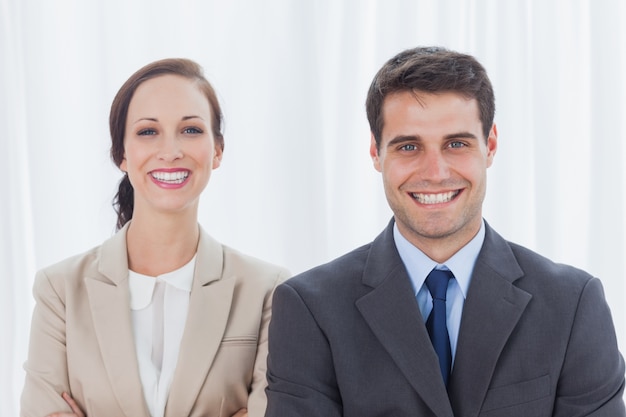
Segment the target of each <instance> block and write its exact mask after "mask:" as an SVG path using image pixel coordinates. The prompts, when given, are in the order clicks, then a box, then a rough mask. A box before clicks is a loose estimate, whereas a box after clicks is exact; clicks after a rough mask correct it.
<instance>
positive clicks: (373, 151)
mask: <svg viewBox="0 0 626 417" xmlns="http://www.w3.org/2000/svg"><path fill="white" fill-rule="evenodd" d="M370 157H371V158H372V162H373V163H374V168H376V171H378V172H380V171H381V167H380V156H379V154H378V144H377V143H376V138H375V137H374V134H373V133H372V134H371V137H370Z"/></svg>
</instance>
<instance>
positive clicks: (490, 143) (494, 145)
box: [487, 123, 498, 167]
mask: <svg viewBox="0 0 626 417" xmlns="http://www.w3.org/2000/svg"><path fill="white" fill-rule="evenodd" d="M497 150H498V128H497V127H496V124H495V123H494V124H493V126H491V130H490V131H489V136H487V167H490V166H491V164H493V157H494V156H495V155H496V151H497Z"/></svg>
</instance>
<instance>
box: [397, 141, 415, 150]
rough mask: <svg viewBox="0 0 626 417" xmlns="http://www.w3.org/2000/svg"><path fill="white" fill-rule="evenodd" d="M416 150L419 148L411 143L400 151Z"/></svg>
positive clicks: (403, 146)
mask: <svg viewBox="0 0 626 417" xmlns="http://www.w3.org/2000/svg"><path fill="white" fill-rule="evenodd" d="M416 149H417V146H415V145H413V144H410V143H407V144H406V145H402V146H401V147H400V150H403V151H414V150H416Z"/></svg>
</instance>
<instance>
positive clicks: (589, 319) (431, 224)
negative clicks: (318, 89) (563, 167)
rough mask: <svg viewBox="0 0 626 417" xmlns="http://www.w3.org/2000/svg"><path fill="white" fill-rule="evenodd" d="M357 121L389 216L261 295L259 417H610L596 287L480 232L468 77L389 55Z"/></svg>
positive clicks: (609, 347)
mask: <svg viewBox="0 0 626 417" xmlns="http://www.w3.org/2000/svg"><path fill="white" fill-rule="evenodd" d="M366 109H367V116H368V120H369V123H370V128H371V131H372V140H371V146H370V154H371V156H372V160H373V162H374V166H375V168H376V169H377V170H378V171H380V172H381V173H382V177H383V183H384V188H385V193H386V196H387V200H388V202H389V205H390V207H391V209H392V210H393V213H394V216H393V219H392V221H391V222H390V224H389V226H388V227H387V228H386V229H385V230H384V231H383V232H382V233H381V234H380V235H379V236H378V237H377V238H376V239H375V240H374V241H373V242H372V243H371V244H368V245H366V246H363V247H361V248H359V249H356V250H354V251H353V252H350V253H348V254H347V255H345V256H343V257H341V258H339V259H336V260H334V261H332V262H330V263H328V264H326V265H322V266H319V267H317V268H314V269H312V270H310V271H308V272H305V273H303V274H300V275H299V276H296V277H294V278H292V279H291V280H289V281H287V282H286V283H284V284H283V285H281V286H279V287H278V288H277V290H276V292H275V296H274V303H273V316H272V321H271V323H270V330H269V358H268V380H269V387H268V388H267V394H268V409H267V413H266V416H268V417H295V416H305V417H317V416H319V417H334V416H354V417H368V416H385V417H398V416H439V417H453V416H457V417H458V416H506V417H517V416H519V417H538V416H560V417H572V416H595V417H600V416H606V417H623V416H626V411H625V410H624V403H623V399H622V394H623V390H624V361H623V359H622V356H621V355H620V353H619V351H618V349H617V341H616V337H615V331H614V326H613V323H612V319H611V314H610V311H609V308H608V306H607V304H606V301H605V299H604V295H603V291H602V286H601V284H600V281H599V280H598V279H596V278H593V277H592V276H590V275H589V274H587V273H585V272H583V271H580V270H578V269H575V268H573V267H570V266H565V265H557V264H555V263H553V262H551V261H549V260H548V259H546V258H543V257H541V256H540V255H538V254H536V253H533V252H531V251H530V250H528V249H525V248H523V247H520V246H518V245H515V244H513V243H510V242H507V241H505V240H504V239H503V238H502V237H501V236H500V235H498V234H497V233H496V232H495V231H494V230H493V229H491V228H490V227H489V225H488V224H487V223H486V222H485V221H484V220H483V218H482V202H483V199H484V196H485V189H486V170H487V168H488V167H489V166H490V165H491V163H492V161H493V158H494V155H495V153H496V149H497V129H496V126H495V124H494V123H493V117H494V111H495V110H494V109H495V106H494V96H493V90H492V87H491V83H490V81H489V79H488V77H487V74H486V72H485V70H484V68H483V67H482V66H481V65H480V64H479V63H478V62H477V61H476V60H475V59H474V58H473V57H471V56H468V55H464V54H459V53H456V52H452V51H448V50H445V49H440V48H417V49H412V50H407V51H404V52H402V53H400V54H398V55H397V56H395V57H393V58H392V59H391V60H389V61H388V62H387V63H386V64H385V65H384V66H383V67H382V69H381V70H380V71H379V72H378V74H377V75H376V76H375V78H374V80H373V82H372V84H371V87H370V90H369V93H368V97H367V102H366Z"/></svg>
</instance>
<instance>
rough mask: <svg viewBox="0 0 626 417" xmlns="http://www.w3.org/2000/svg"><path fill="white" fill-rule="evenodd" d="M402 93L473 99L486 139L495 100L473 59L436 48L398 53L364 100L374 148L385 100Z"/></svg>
mask: <svg viewBox="0 0 626 417" xmlns="http://www.w3.org/2000/svg"><path fill="white" fill-rule="evenodd" d="M403 91H410V92H414V93H419V92H424V93H430V94H433V93H434V94H437V93H445V92H453V93H458V94H461V95H463V96H465V97H467V98H468V99H476V101H477V102H478V112H479V114H478V116H479V118H480V121H481V124H482V128H483V134H484V135H485V139H486V138H487V137H488V136H489V131H490V130H491V126H492V125H493V118H494V114H495V98H494V93H493V88H492V86H491V82H490V81H489V77H488V76H487V72H486V71H485V68H484V67H483V66H482V65H481V64H480V63H479V62H478V61H477V60H476V58H474V57H473V56H471V55H466V54H462V53H458V52H454V51H450V50H448V49H445V48H440V47H418V48H413V49H407V50H405V51H403V52H400V53H399V54H397V55H396V56H394V57H393V58H391V59H390V60H389V61H387V62H386V63H385V65H383V67H382V68H381V69H380V70H379V71H378V73H377V74H376V76H374V80H373V81H372V84H371V85H370V88H369V91H368V93H367V99H366V101H365V110H366V112H367V120H368V121H369V124H370V130H371V131H372V134H373V135H374V138H375V140H376V146H377V147H378V148H380V143H381V140H382V138H381V135H382V131H383V124H384V120H383V115H382V109H383V104H384V101H385V98H386V97H387V96H389V95H390V94H393V93H398V92H403Z"/></svg>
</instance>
